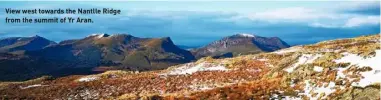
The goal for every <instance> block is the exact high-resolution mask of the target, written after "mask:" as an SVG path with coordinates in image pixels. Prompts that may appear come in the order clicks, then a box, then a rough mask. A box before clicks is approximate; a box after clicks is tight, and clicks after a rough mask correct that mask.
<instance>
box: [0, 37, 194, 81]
mask: <svg viewBox="0 0 381 100" xmlns="http://www.w3.org/2000/svg"><path fill="white" fill-rule="evenodd" d="M14 40H19V41H16V42H14ZM27 40H28V41H32V42H28V43H29V44H23V45H22V46H19V44H21V43H24V41H27ZM37 40H39V41H37ZM40 40H46V39H43V38H42V37H33V38H11V39H9V40H7V42H4V43H3V44H4V45H5V44H7V43H8V44H11V45H10V46H12V47H14V48H16V46H13V45H17V46H18V47H20V50H24V51H25V53H23V54H14V55H9V52H6V53H3V54H4V56H3V57H1V58H3V59H0V60H1V62H0V65H1V68H0V69H3V70H2V73H0V74H1V75H0V80H23V79H28V78H33V77H39V76H42V75H53V76H65V75H72V74H90V73H94V72H103V71H105V70H110V69H121V70H132V71H148V70H158V69H164V68H167V67H169V66H171V65H176V64H182V63H186V62H190V61H192V60H194V59H195V58H194V57H193V55H192V54H191V53H190V52H189V51H186V50H183V49H180V48H178V47H177V46H176V45H174V44H173V42H172V40H171V39H170V38H169V37H164V38H139V37H134V36H132V35H128V34H116V35H108V34H94V35H90V36H88V37H85V38H83V39H77V40H66V41H62V42H60V43H59V44H53V45H50V44H49V46H47V45H48V43H49V42H47V43H45V42H41V41H40ZM3 41H5V40H3ZM20 41H22V42H20ZM32 44H34V45H33V46H34V47H35V48H31V45H32ZM36 44H40V45H38V46H36ZM45 45H46V47H45ZM3 47H4V48H5V47H7V48H8V47H9V46H3ZM21 47H23V48H21ZM36 47H41V48H39V49H38V48H36ZM42 47H44V48H42ZM11 50H12V51H14V50H16V49H9V50H8V51H11ZM17 50H18V49H17ZM16 69H17V70H22V71H20V72H18V71H16Z"/></svg>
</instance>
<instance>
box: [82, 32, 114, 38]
mask: <svg viewBox="0 0 381 100" xmlns="http://www.w3.org/2000/svg"><path fill="white" fill-rule="evenodd" d="M109 36H112V35H108V34H106V33H101V34H91V35H89V36H87V37H97V38H103V37H109Z"/></svg>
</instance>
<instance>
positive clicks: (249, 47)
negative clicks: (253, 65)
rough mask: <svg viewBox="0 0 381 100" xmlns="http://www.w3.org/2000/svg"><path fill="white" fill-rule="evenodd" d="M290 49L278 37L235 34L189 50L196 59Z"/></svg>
mask: <svg viewBox="0 0 381 100" xmlns="http://www.w3.org/2000/svg"><path fill="white" fill-rule="evenodd" d="M287 47H290V46H289V45H288V44H287V43H286V42H284V41H282V40H281V39H279V38H278V37H261V36H256V35H252V34H236V35H232V36H228V37H225V38H223V39H221V40H218V41H214V42H212V43H211V44H208V45H206V46H204V47H201V48H197V49H193V50H191V52H192V53H193V55H194V56H195V57H196V58H202V57H206V56H212V57H214V58H223V57H233V56H237V55H246V54H256V53H261V52H272V51H275V50H279V49H282V48H287Z"/></svg>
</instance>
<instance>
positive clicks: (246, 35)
mask: <svg viewBox="0 0 381 100" xmlns="http://www.w3.org/2000/svg"><path fill="white" fill-rule="evenodd" d="M236 36H241V37H257V36H256V35H253V34H250V33H239V34H236Z"/></svg>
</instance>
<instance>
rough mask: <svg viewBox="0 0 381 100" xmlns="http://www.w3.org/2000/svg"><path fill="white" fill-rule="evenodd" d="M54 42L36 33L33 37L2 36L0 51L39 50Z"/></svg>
mask: <svg viewBox="0 0 381 100" xmlns="http://www.w3.org/2000/svg"><path fill="white" fill-rule="evenodd" d="M54 44H56V43H55V42H53V41H50V40H48V39H45V38H43V37H40V36H37V35H36V36H33V37H12V38H4V39H0V53H4V52H24V51H34V50H41V49H43V48H45V47H47V46H50V45H54Z"/></svg>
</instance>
